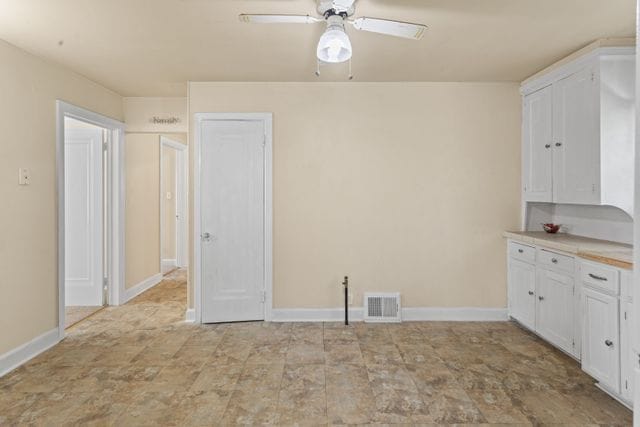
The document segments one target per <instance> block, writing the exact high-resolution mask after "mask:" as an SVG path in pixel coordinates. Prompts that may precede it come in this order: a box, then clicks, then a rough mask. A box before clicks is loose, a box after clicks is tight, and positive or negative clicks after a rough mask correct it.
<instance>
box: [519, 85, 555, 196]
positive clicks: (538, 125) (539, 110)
mask: <svg viewBox="0 0 640 427" xmlns="http://www.w3.org/2000/svg"><path fill="white" fill-rule="evenodd" d="M552 99H553V97H552V89H551V86H548V87H546V88H544V89H540V90H539V91H537V92H534V93H532V94H530V95H527V96H525V97H524V105H523V115H524V117H523V120H524V121H523V138H524V140H523V153H522V162H523V165H522V169H523V185H524V198H525V200H526V201H530V202H551V201H552V194H551V191H552V180H551V174H552V161H551V160H552V159H551V153H552V148H551V147H552V143H553V140H552V135H553V123H552V118H553V115H552V111H553V109H552Z"/></svg>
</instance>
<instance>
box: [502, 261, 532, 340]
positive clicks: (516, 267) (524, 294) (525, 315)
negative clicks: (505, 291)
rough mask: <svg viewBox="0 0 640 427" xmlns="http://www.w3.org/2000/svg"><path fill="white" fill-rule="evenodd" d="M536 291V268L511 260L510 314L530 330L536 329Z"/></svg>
mask: <svg viewBox="0 0 640 427" xmlns="http://www.w3.org/2000/svg"><path fill="white" fill-rule="evenodd" d="M535 289H536V269H535V266H533V265H531V264H527V263H526V262H522V261H518V260H516V259H513V258H511V259H510V260H509V310H510V313H509V314H510V315H511V317H513V318H514V319H516V320H517V321H518V322H520V323H522V324H523V325H524V326H526V327H527V328H530V329H535V327H536V323H535V322H536V299H535V298H536V296H535Z"/></svg>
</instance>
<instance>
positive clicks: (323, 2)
mask: <svg viewBox="0 0 640 427" xmlns="http://www.w3.org/2000/svg"><path fill="white" fill-rule="evenodd" d="M354 3H355V2H354V1H353V0H320V1H319V2H318V13H320V14H321V15H322V16H324V17H325V18H326V17H328V16H332V15H340V16H342V17H343V18H346V17H348V16H351V15H353V14H354V12H355V7H354Z"/></svg>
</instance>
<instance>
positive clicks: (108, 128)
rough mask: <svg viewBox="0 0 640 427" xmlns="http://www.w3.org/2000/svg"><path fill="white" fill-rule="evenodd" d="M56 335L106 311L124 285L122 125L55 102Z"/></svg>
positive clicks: (117, 297) (61, 336)
mask: <svg viewBox="0 0 640 427" xmlns="http://www.w3.org/2000/svg"><path fill="white" fill-rule="evenodd" d="M56 140H57V142H56V145H57V193H58V236H57V239H58V295H59V310H58V333H59V336H60V338H63V337H64V331H65V329H66V328H67V327H69V326H72V325H73V324H75V323H77V322H79V321H80V320H82V319H84V318H86V317H88V316H90V315H92V314H94V313H95V312H97V311H98V310H100V309H101V308H102V307H104V306H105V305H107V304H109V305H118V304H119V303H120V300H119V297H120V295H121V294H122V293H121V292H120V286H122V284H123V281H124V268H123V267H124V252H123V248H124V245H123V243H124V229H123V225H124V211H123V209H122V208H123V207H124V203H123V199H122V197H123V196H124V190H123V187H122V172H121V169H120V167H121V165H122V164H123V159H122V155H123V151H122V144H123V141H124V124H122V123H120V122H117V121H115V120H112V119H109V118H107V117H104V116H102V115H99V114H96V113H93V112H91V111H88V110H85V109H82V108H79V107H76V106H73V105H71V104H67V103H65V102H62V101H58V102H57V138H56Z"/></svg>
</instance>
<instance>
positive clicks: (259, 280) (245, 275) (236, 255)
mask: <svg viewBox="0 0 640 427" xmlns="http://www.w3.org/2000/svg"><path fill="white" fill-rule="evenodd" d="M264 143H265V123H264V121H262V120H206V121H203V122H202V127H201V142H200V156H201V159H200V167H201V174H200V181H201V183H200V188H201V190H200V191H201V194H200V200H201V202H200V209H201V218H200V220H201V230H202V231H201V237H202V238H201V245H202V246H201V257H202V270H201V271H202V321H203V322H204V323H211V322H230V321H244V320H262V319H264V300H265V294H264V292H265V147H264Z"/></svg>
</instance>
